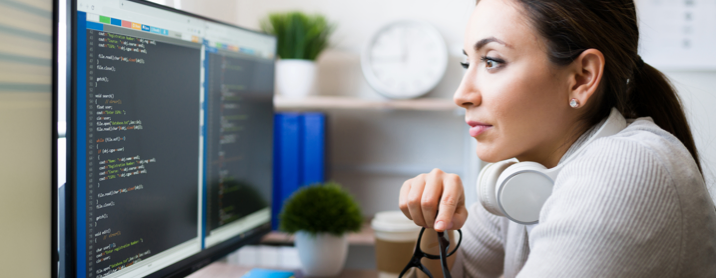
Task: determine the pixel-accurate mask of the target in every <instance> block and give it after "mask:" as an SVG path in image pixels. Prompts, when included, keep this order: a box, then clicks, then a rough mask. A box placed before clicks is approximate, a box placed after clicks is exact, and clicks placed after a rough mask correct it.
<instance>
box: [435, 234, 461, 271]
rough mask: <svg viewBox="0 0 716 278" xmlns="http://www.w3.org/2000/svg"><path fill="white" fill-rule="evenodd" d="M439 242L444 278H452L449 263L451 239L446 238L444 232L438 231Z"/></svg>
mask: <svg viewBox="0 0 716 278" xmlns="http://www.w3.org/2000/svg"><path fill="white" fill-rule="evenodd" d="M461 237H462V236H461ZM438 244H439V245H440V264H442V270H443V278H452V275H450V270H449V268H448V263H447V257H448V256H447V252H448V250H449V249H448V248H450V241H449V240H448V239H446V238H445V235H444V232H438Z"/></svg>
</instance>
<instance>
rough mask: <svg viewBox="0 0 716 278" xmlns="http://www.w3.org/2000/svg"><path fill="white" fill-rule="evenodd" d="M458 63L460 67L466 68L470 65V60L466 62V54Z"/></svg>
mask: <svg viewBox="0 0 716 278" xmlns="http://www.w3.org/2000/svg"><path fill="white" fill-rule="evenodd" d="M460 65H461V66H462V68H464V69H467V68H469V67H470V62H468V59H467V56H463V57H462V61H461V62H460Z"/></svg>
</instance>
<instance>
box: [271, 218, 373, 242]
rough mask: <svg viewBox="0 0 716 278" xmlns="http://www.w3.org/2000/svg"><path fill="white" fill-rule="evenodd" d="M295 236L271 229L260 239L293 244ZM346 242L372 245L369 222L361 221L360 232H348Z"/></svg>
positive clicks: (371, 229)
mask: <svg viewBox="0 0 716 278" xmlns="http://www.w3.org/2000/svg"><path fill="white" fill-rule="evenodd" d="M294 238H295V236H294V235H291V234H288V233H284V232H278V231H272V232H270V233H269V234H267V235H266V236H264V237H263V238H262V239H261V243H262V244H293V241H294ZM348 244H350V245H374V244H375V237H374V236H373V228H371V226H370V222H369V221H366V222H364V223H363V227H362V228H361V230H360V232H357V233H349V234H348Z"/></svg>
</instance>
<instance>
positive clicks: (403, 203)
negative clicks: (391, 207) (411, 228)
mask: <svg viewBox="0 0 716 278" xmlns="http://www.w3.org/2000/svg"><path fill="white" fill-rule="evenodd" d="M411 182H412V179H409V180H407V181H405V182H404V183H403V186H402V187H400V197H399V200H398V206H399V207H400V211H402V212H403V214H405V217H407V218H408V219H410V220H413V217H412V216H410V210H408V193H410V183H411Z"/></svg>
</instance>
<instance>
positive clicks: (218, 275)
mask: <svg viewBox="0 0 716 278" xmlns="http://www.w3.org/2000/svg"><path fill="white" fill-rule="evenodd" d="M249 270H251V268H247V267H243V266H238V265H232V264H227V263H222V262H216V263H213V264H210V265H208V266H206V267H204V268H202V269H200V270H199V271H197V272H194V273H192V274H191V275H189V276H187V278H239V277H241V275H244V274H245V273H246V272H248V271H249ZM302 277H304V276H303V275H302V274H301V273H300V271H296V278H302ZM336 277H340V278H377V277H378V271H376V270H357V269H344V270H343V272H341V274H339V275H338V276H336Z"/></svg>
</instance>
